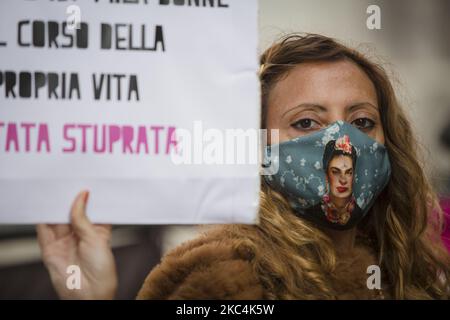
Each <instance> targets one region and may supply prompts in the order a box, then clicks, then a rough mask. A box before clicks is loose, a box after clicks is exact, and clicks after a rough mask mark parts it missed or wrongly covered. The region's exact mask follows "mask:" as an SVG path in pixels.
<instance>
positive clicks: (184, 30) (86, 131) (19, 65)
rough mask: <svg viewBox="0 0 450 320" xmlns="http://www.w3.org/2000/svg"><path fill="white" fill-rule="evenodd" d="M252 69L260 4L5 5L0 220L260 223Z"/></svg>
mask: <svg viewBox="0 0 450 320" xmlns="http://www.w3.org/2000/svg"><path fill="white" fill-rule="evenodd" d="M257 69H258V60H257V1H256V0H245V1H242V0H206V1H205V0H198V1H196V0H192V1H191V0H185V1H184V0H177V1H175V0H134V1H133V0H114V1H110V0H103V1H102V0H78V1H52V0H33V1H29V0H2V1H1V2H0V223H44V222H46V223H61V222H67V221H68V213H69V209H70V204H71V202H72V200H73V199H74V197H75V195H76V194H77V192H79V191H80V190H83V189H88V190H90V200H89V205H88V215H89V216H90V218H91V219H92V220H93V221H94V222H97V223H125V224H127V223H130V224H131V223H132V224H140V223H149V224H153V223H154V224H159V223H162V224H172V223H175V224H187V223H227V222H242V223H253V222H255V221H256V217H257V206H258V190H259V174H258V171H259V169H258V161H257V160H256V161H255V159H254V157H252V156H248V158H246V159H244V160H243V161H241V160H242V159H241V160H239V159H238V158H239V157H242V154H240V153H239V150H237V151H236V154H234V153H233V152H230V150H233V148H234V147H235V145H236V143H234V142H233V139H236V137H238V138H241V139H242V137H244V140H245V141H246V142H248V144H247V145H244V150H247V151H249V152H250V153H253V155H254V153H255V152H253V151H255V150H254V149H255V141H254V138H255V137H256V132H257V131H256V129H257V128H258V127H259V110H260V107H259V86H258V79H257ZM250 140H251V141H250ZM245 141H244V142H245ZM212 142H214V143H212ZM241 142H242V141H241ZM208 143H209V144H208ZM237 144H238V145H239V144H240V145H241V146H242V143H237ZM187 145H189V146H192V148H187V147H186V146H187ZM241 153H242V152H241ZM236 159H237V160H236ZM233 160H236V161H233Z"/></svg>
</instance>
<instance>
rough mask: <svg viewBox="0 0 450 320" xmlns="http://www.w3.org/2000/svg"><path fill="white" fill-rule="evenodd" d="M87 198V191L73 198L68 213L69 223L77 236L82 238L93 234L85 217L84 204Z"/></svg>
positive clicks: (90, 224)
mask: <svg viewBox="0 0 450 320" xmlns="http://www.w3.org/2000/svg"><path fill="white" fill-rule="evenodd" d="M88 198H89V191H81V192H80V193H78V195H77V197H76V198H75V200H74V202H73V204H72V209H71V211H70V221H71V225H72V228H73V230H74V232H75V234H76V235H77V236H79V237H80V238H84V237H86V236H88V235H89V234H92V233H93V232H95V229H94V225H93V224H92V223H91V222H90V221H89V219H88V217H87V216H86V204H87V201H88Z"/></svg>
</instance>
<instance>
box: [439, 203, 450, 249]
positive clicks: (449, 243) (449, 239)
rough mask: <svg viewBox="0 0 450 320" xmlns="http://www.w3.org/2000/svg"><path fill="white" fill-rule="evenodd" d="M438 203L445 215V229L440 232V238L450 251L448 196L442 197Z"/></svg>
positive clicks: (449, 205)
mask: <svg viewBox="0 0 450 320" xmlns="http://www.w3.org/2000/svg"><path fill="white" fill-rule="evenodd" d="M440 203H441V208H442V210H443V211H444V215H445V230H444V233H443V234H442V240H443V241H444V244H445V246H446V247H447V249H448V251H449V252H450V198H442V199H441V201H440Z"/></svg>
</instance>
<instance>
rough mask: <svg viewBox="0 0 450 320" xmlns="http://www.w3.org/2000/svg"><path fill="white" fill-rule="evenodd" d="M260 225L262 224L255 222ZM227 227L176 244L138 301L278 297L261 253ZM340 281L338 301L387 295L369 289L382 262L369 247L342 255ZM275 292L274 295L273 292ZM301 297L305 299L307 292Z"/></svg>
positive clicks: (339, 266)
mask: <svg viewBox="0 0 450 320" xmlns="http://www.w3.org/2000/svg"><path fill="white" fill-rule="evenodd" d="M253 227H255V228H256V226H253ZM241 244H242V241H239V239H237V238H236V236H235V235H233V234H232V233H229V232H226V227H225V226H224V227H219V228H216V229H213V230H210V231H208V232H206V233H204V234H203V235H202V236H199V237H198V238H196V239H194V240H191V241H188V242H186V243H184V244H182V245H180V246H179V247H177V248H175V249H174V250H172V251H171V252H169V253H168V254H167V255H166V256H164V257H163V259H162V261H161V263H160V264H159V265H157V266H156V267H155V268H154V269H153V270H152V271H151V272H150V274H149V275H148V276H147V278H146V280H145V282H144V284H143V286H142V288H141V290H140V291H139V293H138V296H137V298H138V299H188V300H190V299H221V300H222V299H267V298H268V297H269V296H271V297H274V296H275V297H276V294H274V293H273V292H268V290H267V289H265V288H264V286H263V285H262V283H261V281H260V277H259V276H260V275H259V274H258V272H257V271H255V270H258V269H257V268H256V267H255V263H256V259H257V252H252V251H251V250H248V248H246V247H245V246H242V245H241ZM338 259H339V260H338V263H337V266H336V270H335V272H336V274H335V275H334V279H336V283H335V284H334V285H333V287H335V288H337V291H338V296H337V298H338V299H378V298H387V297H386V293H384V296H383V292H381V291H378V290H375V291H374V290H369V289H368V288H367V284H366V282H367V279H368V277H369V274H368V273H367V267H368V266H369V265H373V264H376V261H375V257H374V255H373V254H372V253H371V252H370V251H369V250H367V248H364V247H356V248H355V250H354V251H353V252H352V254H349V255H347V256H346V255H340V256H339V257H338ZM269 293H271V294H269ZM295 298H297V299H304V298H305V297H304V296H302V294H298V293H297V294H296V295H295Z"/></svg>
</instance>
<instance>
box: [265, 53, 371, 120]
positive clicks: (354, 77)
mask: <svg viewBox="0 0 450 320" xmlns="http://www.w3.org/2000/svg"><path fill="white" fill-rule="evenodd" d="M361 102H368V103H371V104H373V105H377V104H378V103H377V94H376V90H375V86H374V84H373V82H372V81H371V80H370V78H369V77H368V76H367V75H366V73H365V72H364V71H363V70H362V69H361V68H359V67H358V66H357V65H356V64H355V63H353V62H351V61H348V60H341V61H335V62H308V63H302V64H299V65H297V66H296V67H295V68H293V69H292V70H291V71H290V72H289V73H288V74H287V76H286V77H283V78H282V79H281V80H279V81H278V82H277V83H276V84H275V86H274V88H273V89H272V90H271V93H270V95H269V105H272V106H275V107H277V108H278V109H279V110H278V111H279V112H282V113H285V112H287V111H289V109H292V108H294V107H296V106H298V105H301V104H308V103H309V104H316V105H320V106H323V108H324V109H335V108H339V107H347V106H348V105H351V104H355V103H361Z"/></svg>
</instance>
